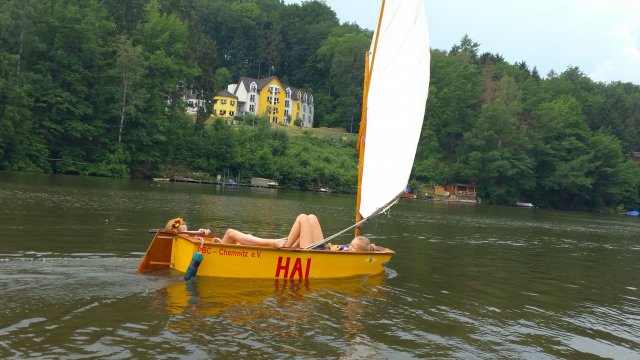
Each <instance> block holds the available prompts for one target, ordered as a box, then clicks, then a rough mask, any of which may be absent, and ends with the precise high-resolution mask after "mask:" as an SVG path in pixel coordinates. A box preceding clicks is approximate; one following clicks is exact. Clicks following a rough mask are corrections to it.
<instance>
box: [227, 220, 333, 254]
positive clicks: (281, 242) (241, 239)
mask: <svg viewBox="0 0 640 360" xmlns="http://www.w3.org/2000/svg"><path fill="white" fill-rule="evenodd" d="M322 239H324V235H323V234H322V228H321V227H320V222H319V221H318V218H317V217H316V216H315V215H306V214H300V215H298V217H297V218H296V221H295V222H294V223H293V226H291V230H290V231H289V236H287V237H285V238H282V239H263V238H259V237H257V236H253V235H251V234H245V233H243V232H240V231H238V230H234V229H229V230H227V232H226V233H225V234H224V237H223V238H222V240H221V242H222V243H224V244H241V245H250V246H272V247H275V248H281V247H290V248H306V247H308V246H310V245H313V244H314V243H315V242H317V241H320V240H322Z"/></svg>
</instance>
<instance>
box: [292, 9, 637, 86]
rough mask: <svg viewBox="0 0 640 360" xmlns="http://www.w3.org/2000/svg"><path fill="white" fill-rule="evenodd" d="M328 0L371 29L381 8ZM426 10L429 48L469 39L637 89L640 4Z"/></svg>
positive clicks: (344, 18) (345, 17)
mask: <svg viewBox="0 0 640 360" xmlns="http://www.w3.org/2000/svg"><path fill="white" fill-rule="evenodd" d="M324 1H325V2H326V3H327V5H329V7H331V8H332V9H333V10H334V11H335V12H336V14H337V15H338V18H339V19H340V21H341V22H355V23H357V24H358V25H360V26H361V27H364V28H368V29H373V27H374V26H375V24H376V22H377V18H378V12H379V7H380V3H381V0H324ZM285 2H286V3H292V2H298V3H299V2H301V1H300V0H286V1H285ZM427 11H428V20H429V31H430V36H431V47H432V48H435V49H443V50H450V49H451V46H453V45H454V44H457V43H458V42H459V41H460V39H461V38H462V37H463V36H464V34H468V35H469V37H470V38H471V39H472V40H473V41H475V42H477V43H479V44H480V53H483V52H491V53H499V54H500V55H502V56H503V57H504V58H505V60H507V61H508V62H509V63H512V64H513V63H514V62H517V61H523V60H524V61H525V62H526V63H527V64H528V65H529V67H530V68H533V67H534V66H535V67H537V68H538V72H539V73H540V75H542V76H545V75H546V74H547V73H548V72H549V70H551V69H553V70H555V71H556V72H557V73H561V72H562V71H564V70H565V69H566V68H567V67H568V66H578V67H579V68H580V70H582V72H584V73H585V74H586V75H587V76H589V77H590V78H591V79H593V80H595V81H604V82H610V81H623V82H627V81H628V82H633V83H635V84H640V0H427Z"/></svg>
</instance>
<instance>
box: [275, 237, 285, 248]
mask: <svg viewBox="0 0 640 360" xmlns="http://www.w3.org/2000/svg"><path fill="white" fill-rule="evenodd" d="M286 244H287V238H282V239H274V240H273V247H274V248H276V249H280V248H283V247H284V246H285V245H286Z"/></svg>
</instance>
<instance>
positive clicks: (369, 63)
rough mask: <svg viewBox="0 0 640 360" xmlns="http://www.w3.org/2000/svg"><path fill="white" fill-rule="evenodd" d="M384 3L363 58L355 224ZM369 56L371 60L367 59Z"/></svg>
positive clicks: (358, 215) (359, 217) (358, 207)
mask: <svg viewBox="0 0 640 360" xmlns="http://www.w3.org/2000/svg"><path fill="white" fill-rule="evenodd" d="M384 2H385V0H382V4H381V5H380V16H378V25H377V27H376V37H375V40H374V45H373V53H371V54H370V52H369V50H367V52H366V53H365V57H364V81H363V90H362V111H361V112H362V115H361V117H360V128H359V129H358V140H357V142H356V151H357V152H358V155H359V156H358V189H357V195H356V224H357V223H358V222H360V220H362V214H360V201H361V190H362V171H363V169H364V150H365V138H366V134H367V100H368V98H369V84H370V83H371V69H373V64H374V62H375V60H376V49H377V48H378V38H379V37H380V25H381V24H382V15H383V14H384ZM370 56H371V58H369V57H370ZM359 235H360V228H359V227H356V228H355V236H359Z"/></svg>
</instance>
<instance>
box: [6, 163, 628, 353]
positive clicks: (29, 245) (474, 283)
mask: <svg viewBox="0 0 640 360" xmlns="http://www.w3.org/2000/svg"><path fill="white" fill-rule="evenodd" d="M353 203H354V196H349V195H340V194H323V193H310V192H296V191H285V190H267V189H240V190H233V189H229V188H226V189H225V188H221V187H216V186H213V185H198V184H179V183H152V182H145V181H128V180H124V181H123V180H114V179H102V178H88V177H73V176H60V175H42V174H16V173H6V172H5V173H2V172H0V225H1V226H2V228H3V229H5V231H4V232H2V233H0V299H1V300H0V358H13V359H24V358H42V359H59V358H63V359H85V358H110V359H117V358H125V359H128V358H157V359H176V358H201V359H206V358H223V359H224V358H266V359H271V358H317V359H324V358H344V359H365V358H366V359H413V358H446V359H498V358H500V359H594V358H614V359H640V219H639V218H637V217H630V216H624V215H603V214H589V213H579V212H561V211H550V210H540V209H524V208H515V207H513V208H512V207H495V206H486V205H467V204H446V203H439V202H427V201H418V200H403V201H400V202H399V203H398V204H397V205H396V206H394V207H393V208H392V209H391V212H390V214H389V215H382V216H380V217H379V218H378V219H376V220H375V221H372V222H371V223H370V224H368V225H367V226H366V227H365V228H364V230H363V233H364V234H365V235H367V236H369V237H370V238H371V239H372V240H373V241H374V242H375V243H377V244H380V245H383V246H386V247H390V248H392V249H394V250H395V251H396V252H397V255H396V256H395V257H394V258H393V259H392V261H391V262H390V263H389V269H388V271H387V272H386V273H385V274H383V275H381V276H374V277H359V278H350V279H341V280H331V281H328V280H325V281H309V282H283V281H275V280H269V281H256V280H231V279H204V278H198V279H196V281H192V282H187V283H185V282H184V281H182V280H181V274H179V273H177V272H173V271H169V270H167V271H161V272H159V273H155V274H152V275H141V274H137V273H136V272H135V269H136V267H137V265H138V263H139V261H140V258H141V256H142V255H143V253H144V251H145V250H146V248H147V246H148V244H149V242H150V240H151V238H152V234H149V233H148V229H152V228H158V227H162V226H163V224H164V223H165V222H166V221H167V220H168V219H170V218H173V217H177V216H182V217H185V218H186V219H187V221H188V222H189V223H190V225H191V226H192V227H208V228H211V229H212V230H214V231H215V232H218V233H222V232H224V230H225V229H226V228H227V227H233V228H236V229H239V230H243V231H248V232H252V233H254V234H256V235H259V236H265V237H272V236H282V235H283V234H285V233H286V232H287V231H288V229H289V227H290V225H291V222H292V221H293V219H294V218H295V215H297V214H298V213H302V212H304V213H315V214H317V215H318V216H319V218H320V220H321V223H322V225H323V229H324V231H325V234H331V233H334V232H337V231H339V230H342V229H344V228H346V227H347V226H349V225H350V224H351V223H352V221H353V218H354V210H353ZM342 240H343V241H344V242H346V241H348V240H349V236H345V237H344V238H342ZM334 243H335V241H334Z"/></svg>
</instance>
